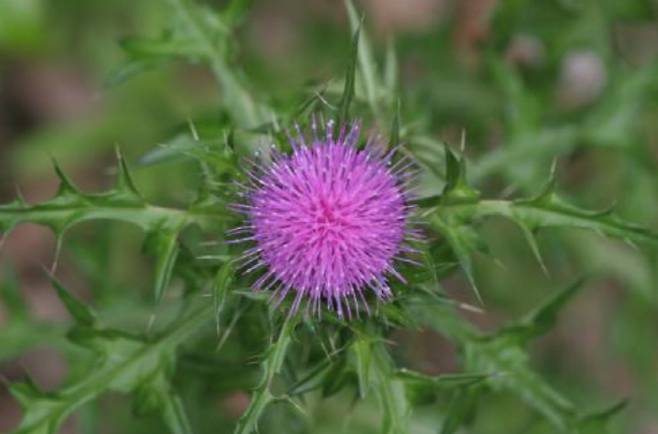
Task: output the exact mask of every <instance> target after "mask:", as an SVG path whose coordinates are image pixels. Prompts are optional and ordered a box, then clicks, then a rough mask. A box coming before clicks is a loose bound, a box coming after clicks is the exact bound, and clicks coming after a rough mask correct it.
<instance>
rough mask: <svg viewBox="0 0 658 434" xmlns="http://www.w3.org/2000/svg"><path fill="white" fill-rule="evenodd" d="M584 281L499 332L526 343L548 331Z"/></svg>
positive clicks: (575, 283)
mask: <svg viewBox="0 0 658 434" xmlns="http://www.w3.org/2000/svg"><path fill="white" fill-rule="evenodd" d="M583 283H584V280H583V279H581V280H578V281H576V282H574V283H573V284H571V285H569V286H567V287H566V288H564V289H563V290H561V291H558V292H557V293H556V294H554V295H553V296H552V297H550V298H549V299H548V300H546V301H545V302H544V303H543V304H542V305H541V306H539V307H538V308H537V309H536V310H534V311H533V312H531V313H529V314H528V315H527V316H526V317H524V318H523V319H521V320H520V321H517V322H516V323H514V324H513V325H511V326H508V327H505V328H503V329H502V330H501V331H499V334H503V333H508V334H510V335H513V336H514V337H516V338H518V339H520V340H521V342H523V343H525V342H528V341H529V340H530V339H532V338H535V337H538V336H541V335H543V334H545V333H547V332H548V331H549V330H550V329H552V328H553V327H554V326H555V323H556V322H557V315H558V313H559V311H560V309H562V308H563V307H564V305H566V304H567V303H568V302H569V301H571V299H572V298H573V297H574V296H575V295H576V294H577V293H578V292H579V291H580V290H581V289H582V287H583Z"/></svg>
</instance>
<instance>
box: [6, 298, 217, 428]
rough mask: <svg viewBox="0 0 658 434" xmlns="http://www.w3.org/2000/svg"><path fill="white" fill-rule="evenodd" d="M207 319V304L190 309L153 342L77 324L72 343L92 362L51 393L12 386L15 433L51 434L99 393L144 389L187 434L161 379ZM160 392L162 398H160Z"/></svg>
mask: <svg viewBox="0 0 658 434" xmlns="http://www.w3.org/2000/svg"><path fill="white" fill-rule="evenodd" d="M76 309H77V308H76ZM78 314H79V313H78ZM211 318H212V308H211V307H210V306H208V305H207V303H203V304H199V305H196V306H193V307H192V308H190V309H189V310H188V311H187V312H186V313H185V314H184V315H182V316H181V318H180V319H179V320H177V321H175V322H173V323H172V324H171V325H170V326H169V327H168V328H167V330H166V331H164V332H163V333H161V334H160V335H158V336H157V337H156V338H155V339H153V340H145V339H142V338H139V337H135V336H131V335H128V334H126V333H124V332H121V331H117V330H102V329H98V328H95V327H89V326H87V325H79V326H78V327H76V328H75V329H74V330H73V331H74V333H73V334H72V335H71V339H73V340H74V341H75V342H76V343H78V344H81V345H84V346H85V347H86V348H89V349H92V350H93V351H95V352H96V354H97V362H96V364H95V365H94V366H93V367H92V368H91V369H90V370H89V372H87V373H86V375H84V376H82V377H81V378H80V379H79V380H77V381H75V382H72V383H70V384H68V385H66V386H64V387H63V388H61V389H60V390H57V391H55V392H52V393H42V392H40V391H38V390H36V388H34V387H33V386H30V385H29V384H27V385H26V384H13V385H12V386H11V391H12V393H13V394H14V395H15V396H16V397H17V399H19V401H20V402H21V405H22V406H23V408H24V416H23V419H22V421H21V424H20V425H19V427H18V428H17V429H16V430H15V431H14V434H54V433H56V432H57V431H58V428H59V426H60V425H61V423H62V422H63V421H64V420H65V419H66V418H67V417H68V416H69V415H70V414H71V413H72V412H74V411H75V410H77V409H78V408H80V407H81V406H82V405H84V404H85V403H87V402H89V401H91V400H93V399H95V398H97V397H98V396H99V395H101V394H102V393H104V392H107V391H117V392H122V393H130V392H136V391H138V390H140V388H142V390H144V389H143V388H144V387H147V388H149V387H152V388H154V390H159V391H160V396H159V398H158V399H160V398H162V401H160V403H161V405H160V406H159V407H161V408H160V411H161V412H162V414H163V417H164V420H165V422H167V424H168V425H169V427H170V429H171V431H172V432H174V433H176V434H178V433H181V434H182V433H189V432H190V430H189V429H187V428H186V424H185V422H184V421H185V420H186V418H185V417H184V416H183V413H182V406H181V405H180V402H177V401H176V399H177V398H173V397H174V396H175V394H173V395H172V394H171V393H169V392H170V386H169V385H168V381H167V382H166V383H165V381H166V379H167V378H168V377H169V375H170V372H171V370H172V365H173V361H174V360H175V350H176V348H177V347H178V346H179V345H180V344H181V343H183V342H185V341H186V340H188V339H189V337H190V336H191V335H192V334H193V333H194V332H195V331H196V330H198V329H199V328H200V327H202V326H204V325H205V324H207V322H208V321H209V320H210V319H211ZM165 390H166V391H167V393H166V395H167V396H166V397H163V396H161V395H162V393H164V391H165Z"/></svg>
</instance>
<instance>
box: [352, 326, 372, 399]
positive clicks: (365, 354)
mask: <svg viewBox="0 0 658 434" xmlns="http://www.w3.org/2000/svg"><path fill="white" fill-rule="evenodd" d="M372 345H373V344H372V342H370V341H369V340H367V339H366V338H360V339H357V340H356V341H355V342H354V343H353V344H352V346H351V350H352V351H353V354H354V358H355V364H356V376H357V378H358V380H359V396H360V397H361V399H363V398H365V397H366V394H367V393H368V389H369V388H370V386H371V378H370V366H371V360H372Z"/></svg>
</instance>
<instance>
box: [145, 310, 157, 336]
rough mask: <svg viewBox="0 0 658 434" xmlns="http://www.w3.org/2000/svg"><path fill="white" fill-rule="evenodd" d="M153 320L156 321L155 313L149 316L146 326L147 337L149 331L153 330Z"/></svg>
mask: <svg viewBox="0 0 658 434" xmlns="http://www.w3.org/2000/svg"><path fill="white" fill-rule="evenodd" d="M155 319H156V315H155V313H151V315H149V321H148V323H147V324H146V334H147V335H150V334H151V331H152V330H153V325H154V324H155Z"/></svg>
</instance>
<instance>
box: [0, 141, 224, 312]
mask: <svg viewBox="0 0 658 434" xmlns="http://www.w3.org/2000/svg"><path fill="white" fill-rule="evenodd" d="M117 158H118V161H117V167H118V169H117V180H116V184H115V187H114V188H113V189H112V190H109V191H107V192H105V193H94V194H87V193H83V192H81V191H80V190H78V188H77V187H76V186H75V185H74V184H73V183H72V182H71V180H70V179H69V178H68V177H67V176H66V175H65V174H64V172H63V171H62V170H61V168H60V167H59V166H58V165H57V164H55V172H56V174H57V176H58V178H59V179H60V187H59V189H58V192H57V194H56V195H55V196H54V197H53V198H52V199H50V200H47V201H45V202H41V203H37V204H28V203H26V202H25V201H24V200H22V199H21V198H19V199H16V200H15V201H13V202H10V203H8V204H4V205H0V231H1V232H4V234H5V235H6V234H8V233H9V232H11V230H12V229H13V228H14V227H15V226H16V225H18V224H20V223H27V222H30V223H36V224H41V225H44V226H48V227H50V228H51V229H52V230H53V232H54V233H55V236H56V238H57V240H58V244H59V243H61V240H62V238H63V237H64V235H65V233H66V231H67V230H68V229H69V228H71V227H72V226H75V225H77V224H79V223H82V222H85V221H90V220H117V221H123V222H127V223H132V224H135V225H137V226H139V227H140V228H142V229H143V230H144V231H145V232H146V234H147V244H148V247H150V248H151V251H152V253H153V254H154V255H155V256H156V277H155V285H154V288H155V297H156V299H160V297H161V296H162V294H163V292H164V289H165V288H166V286H167V285H168V283H169V279H170V277H171V274H172V270H173V266H174V263H175V260H176V255H177V252H178V247H177V242H176V238H177V236H178V234H179V233H180V231H181V230H182V229H183V228H185V227H186V226H189V225H193V224H196V225H200V226H212V225H213V224H214V223H215V221H216V220H217V219H218V218H219V217H221V216H223V215H224V214H225V211H224V210H223V209H222V208H219V207H218V206H212V207H205V206H203V207H202V206H196V207H192V208H190V209H188V210H183V209H174V208H165V207H159V206H154V205H151V204H149V203H147V202H146V200H145V199H144V198H143V197H142V196H141V195H140V194H139V192H138V191H137V188H136V187H135V184H134V182H133V180H132V178H131V176H130V172H129V171H128V167H127V165H126V163H125V161H124V159H123V157H122V156H121V154H119V153H117ZM214 205H216V204H214Z"/></svg>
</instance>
